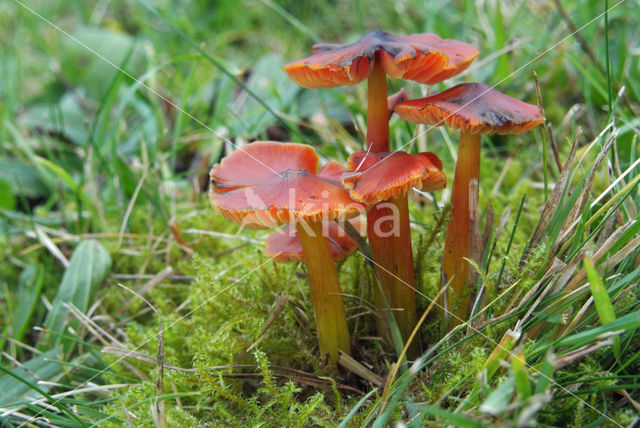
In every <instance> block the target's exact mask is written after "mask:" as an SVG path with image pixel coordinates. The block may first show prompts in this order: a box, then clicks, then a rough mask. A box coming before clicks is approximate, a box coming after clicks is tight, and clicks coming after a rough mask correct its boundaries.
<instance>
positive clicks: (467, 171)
mask: <svg viewBox="0 0 640 428" xmlns="http://www.w3.org/2000/svg"><path fill="white" fill-rule="evenodd" d="M480 138H481V137H480V134H471V133H468V132H465V131H461V132H460V146H459V148H458V162H457V163H456V172H455V176H454V178H453V189H452V193H451V221H450V222H449V225H448V227H447V236H446V239H445V245H444V255H443V257H442V273H443V276H442V286H445V285H446V284H447V283H448V284H449V291H448V293H447V297H448V299H447V303H448V307H447V310H448V311H449V312H448V313H446V314H445V315H446V318H450V322H451V324H452V325H458V324H460V323H461V322H463V321H465V320H466V319H467V314H468V308H469V297H470V296H469V294H470V290H469V289H468V288H467V286H468V285H469V284H470V283H471V280H472V275H471V273H472V268H471V266H470V264H469V262H468V261H467V260H465V258H468V259H471V260H474V261H476V262H478V261H479V260H478V259H479V252H480V248H479V242H478V239H477V234H478V230H477V228H478V180H479V178H478V176H479V172H480V142H481V141H480Z"/></svg>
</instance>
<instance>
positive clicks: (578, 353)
mask: <svg viewBox="0 0 640 428" xmlns="http://www.w3.org/2000/svg"><path fill="white" fill-rule="evenodd" d="M611 345H613V338H608V339H606V340H602V341H599V342H595V343H591V344H589V345H585V346H582V347H580V348H578V349H576V350H575V351H571V352H569V353H567V354H564V355H562V356H560V357H558V358H557V359H556V368H557V369H561V368H563V367H564V366H568V365H569V364H572V363H574V362H576V361H578V360H581V359H583V358H584V357H586V356H587V355H589V354H592V353H594V352H595V351H597V350H598V349H600V348H604V347H606V346H611Z"/></svg>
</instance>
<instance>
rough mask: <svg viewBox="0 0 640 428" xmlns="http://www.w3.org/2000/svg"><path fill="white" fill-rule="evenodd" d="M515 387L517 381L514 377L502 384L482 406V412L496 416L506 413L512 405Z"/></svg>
mask: <svg viewBox="0 0 640 428" xmlns="http://www.w3.org/2000/svg"><path fill="white" fill-rule="evenodd" d="M514 387H515V381H514V379H513V378H512V377H511V378H509V379H508V380H506V381H505V382H503V383H501V384H500V385H499V386H498V387H497V388H496V389H494V390H493V391H491V393H490V394H489V396H488V397H487V399H486V400H484V402H483V403H482V404H481V405H480V411H481V412H484V413H489V414H491V415H494V416H497V415H499V414H500V413H502V412H504V411H505V409H506V408H507V406H509V403H511V396H512V395H513V390H514Z"/></svg>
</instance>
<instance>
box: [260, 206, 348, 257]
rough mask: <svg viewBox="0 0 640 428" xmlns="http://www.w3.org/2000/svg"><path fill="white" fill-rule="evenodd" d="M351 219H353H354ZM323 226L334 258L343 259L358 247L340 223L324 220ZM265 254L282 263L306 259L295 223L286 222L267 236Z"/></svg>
mask: <svg viewBox="0 0 640 428" xmlns="http://www.w3.org/2000/svg"><path fill="white" fill-rule="evenodd" d="M355 218H356V219H357V218H359V217H355ZM350 221H353V219H352V220H350ZM322 228H323V230H325V231H326V234H325V235H326V237H327V241H328V242H329V250H331V257H333V259H334V260H336V261H338V260H343V259H345V258H346V257H347V256H348V255H349V254H351V253H353V252H354V251H355V250H356V249H357V245H356V243H355V242H354V241H353V239H351V238H350V237H349V235H347V233H346V232H345V231H344V230H343V229H342V227H341V225H340V224H339V223H337V222H335V221H323V222H322ZM264 254H265V255H266V256H268V257H273V259H274V260H275V261H277V262H281V263H288V262H299V261H302V260H304V251H303V250H302V243H301V242H300V236H299V235H298V230H297V229H296V227H295V225H292V224H285V225H284V227H283V228H282V229H280V230H277V231H275V232H272V233H270V234H269V236H267V241H266V243H265V247H264Z"/></svg>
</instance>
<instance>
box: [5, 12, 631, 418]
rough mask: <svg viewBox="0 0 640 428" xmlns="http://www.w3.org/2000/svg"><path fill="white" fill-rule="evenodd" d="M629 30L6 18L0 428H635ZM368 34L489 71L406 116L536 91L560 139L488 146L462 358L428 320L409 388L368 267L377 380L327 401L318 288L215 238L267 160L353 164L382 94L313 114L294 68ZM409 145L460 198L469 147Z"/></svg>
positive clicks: (331, 394) (322, 105) (396, 19)
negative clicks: (255, 163) (230, 183)
mask: <svg viewBox="0 0 640 428" xmlns="http://www.w3.org/2000/svg"><path fill="white" fill-rule="evenodd" d="M606 6H608V7H609V8H611V9H610V11H609V12H608V14H607V15H606V16H605V15H604V11H605V7H606ZM638 7H640V2H639V1H638V0H623V1H609V2H608V3H607V2H603V1H601V0H575V1H561V0H557V1H556V0H554V1H550V0H544V1H536V2H529V1H518V0H503V1H499V0H485V1H463V0H460V1H449V2H440V1H426V0H425V1H417V0H395V1H393V2H382V1H376V2H364V1H359V0H351V1H343V2H338V1H323V2H298V1H275V0H263V1H236V0H234V1H227V0H222V1H216V2H210V1H202V0H193V1H183V2H172V1H165V0H163V1H155V2H151V1H147V0H136V1H134V0H129V1H120V0H113V1H109V0H97V1H95V0H92V1H83V2H76V1H59V2H35V3H34V2H22V1H21V0H7V1H3V2H2V3H0V39H1V43H0V97H1V98H0V141H1V142H2V144H1V146H0V212H1V214H2V217H1V218H0V255H1V257H2V263H0V313H1V314H2V315H1V317H0V332H1V336H0V350H1V351H2V354H1V356H0V361H1V364H0V370H1V371H2V374H1V375H0V425H3V426H9V427H10V426H74V427H75V426H123V425H128V426H153V425H154V424H155V425H156V426H164V425H165V424H166V426H180V425H179V424H181V425H182V426H221V425H230V426H254V425H255V426H257V425H260V426H336V425H338V424H340V423H341V422H342V426H359V425H365V424H371V425H372V426H384V425H385V424H390V423H393V422H394V421H402V422H403V423H405V424H407V425H411V426H423V425H424V424H426V423H433V424H436V425H447V424H449V425H455V426H481V425H487V426H492V425H495V426H499V425H523V426H524V425H534V424H536V423H537V424H543V425H554V426H592V425H593V426H596V425H605V426H627V425H629V424H631V423H632V421H633V420H634V418H637V416H636V415H637V412H638V411H639V410H640V405H639V404H638V401H640V399H639V393H638V389H639V388H640V375H639V373H640V358H639V357H640V340H639V336H640V332H639V327H640V306H639V303H638V297H639V292H638V288H637V285H638V274H639V273H640V259H639V250H638V248H639V247H640V241H639V238H638V235H639V233H638V232H639V229H640V225H639V223H638V202H639V201H640V194H639V192H638V186H637V184H638V181H640V168H638V162H637V159H638V151H639V149H640V144H639V143H638V133H639V131H638V129H639V127H640V83H639V82H640V45H639V44H638V41H639V40H640V27H639V26H638V25H637V10H638ZM378 28H380V29H384V30H386V31H389V32H391V33H394V34H410V33H417V32H435V33H438V34H440V35H441V36H442V37H445V38H456V39H459V40H462V41H465V42H468V43H471V44H473V45H475V46H477V47H478V48H479V49H480V51H481V56H480V58H479V59H478V60H476V61H475V63H474V64H473V65H472V66H471V67H470V68H469V70H468V71H466V72H465V73H463V74H462V75H460V76H458V77H456V78H453V79H450V80H449V81H447V82H445V83H443V84H441V85H436V87H431V88H426V87H423V86H420V85H417V84H414V83H410V82H400V81H391V87H392V89H394V90H397V89H399V88H400V87H405V88H406V89H407V90H408V92H409V94H410V96H411V97H413V98H416V97H418V96H420V95H421V94H423V93H425V92H426V91H429V92H434V91H438V90H441V89H444V88H446V87H448V86H452V85H454V84H456V83H459V82H462V81H480V82H486V83H488V84H491V85H496V88H497V89H499V90H501V91H503V92H506V93H507V94H510V95H512V96H514V97H517V98H521V99H523V100H526V101H528V102H531V103H534V104H535V103H537V96H536V86H535V83H534V72H535V73H536V74H537V77H538V81H539V90H540V95H541V99H542V104H543V107H544V111H545V115H546V118H547V124H548V126H547V127H545V129H539V130H536V131H534V132H532V133H529V134H525V135H523V136H519V137H517V138H514V137H491V138H485V139H484V140H483V142H484V145H485V147H484V148H483V149H484V153H483V156H484V159H483V163H482V171H481V175H482V177H483V178H482V183H481V189H480V208H481V213H482V215H483V217H482V224H487V226H486V227H485V231H486V234H485V238H486V242H487V243H488V244H487V248H488V249H490V250H491V251H487V252H486V254H485V258H484V260H483V263H482V265H481V266H478V269H479V270H480V271H481V275H480V276H479V281H478V284H477V286H478V290H482V291H483V293H484V294H485V295H486V301H485V302H484V305H478V307H477V308H476V310H475V311H474V320H473V322H472V323H471V324H470V325H465V326H462V327H460V328H458V329H457V330H455V331H444V330H443V329H442V327H441V325H440V320H439V317H438V316H437V315H436V311H431V312H430V313H429V314H428V316H427V319H426V321H425V322H424V324H423V326H422V329H421V337H420V342H421V346H422V347H423V350H424V353H423V356H422V358H420V359H419V360H418V361H417V362H415V363H414V364H412V365H411V366H410V367H409V368H407V366H406V365H401V366H399V370H398V371H397V373H396V372H395V371H394V370H393V367H394V366H393V364H394V363H395V362H396V359H397V355H396V353H395V351H394V350H393V348H392V347H390V346H389V345H388V344H387V343H386V342H385V341H384V340H383V339H381V338H378V337H374V335H375V326H374V324H375V323H374V316H373V314H372V313H371V309H370V308H371V305H370V303H369V302H370V297H371V296H370V295H369V291H368V290H369V289H370V287H369V283H370V281H371V277H370V271H369V268H368V266H367V265H366V263H365V262H364V260H363V258H362V256H361V255H360V254H355V255H353V256H351V257H350V258H349V259H348V260H347V261H346V262H345V263H344V264H343V265H342V266H341V267H340V275H341V281H342V282H343V284H344V287H345V293H346V294H347V295H348V296H349V297H348V298H347V299H346V301H347V306H348V311H349V314H350V315H351V318H350V327H351V330H352V331H353V332H354V333H353V334H354V336H355V339H354V340H355V343H354V345H355V346H354V350H355V351H354V358H355V360H356V361H357V362H359V363H360V365H361V366H360V368H361V369H363V373H364V374H361V375H357V374H355V373H354V372H353V368H351V369H343V371H342V372H341V373H340V374H339V375H337V376H335V377H333V378H328V377H324V373H323V371H322V365H321V363H320V362H319V361H318V360H317V358H316V349H315V343H316V341H315V339H314V330H313V328H314V327H313V317H312V316H311V315H310V314H311V311H310V304H309V301H308V293H307V289H306V283H305V277H304V271H303V268H302V267H301V266H300V265H275V264H273V263H270V262H267V259H266V258H265V257H264V256H263V254H262V242H263V239H264V237H265V234H264V233H261V232H248V231H244V230H238V228H237V227H236V226H234V225H232V224H230V223H228V222H227V221H225V220H224V219H222V217H221V216H219V215H217V214H215V213H214V212H213V210H212V209H211V208H210V206H209V203H208V199H207V195H206V187H207V172H208V170H209V168H210V166H211V165H213V164H214V163H215V162H217V161H218V160H219V159H220V158H221V157H222V156H224V155H225V154H227V153H229V152H230V151H231V150H232V149H233V146H235V145H241V144H244V143H246V142H250V141H252V140H256V139H275V140H282V141H299V142H304V143H307V144H311V145H313V146H314V147H316V149H317V150H319V152H320V153H321V154H322V155H323V156H324V157H325V158H326V159H328V158H333V159H337V160H340V161H344V160H345V159H346V157H347V156H348V155H349V154H350V153H351V152H353V151H355V150H358V149H359V148H361V147H362V144H363V143H362V142H363V139H362V135H363V133H364V114H365V111H364V109H365V108H366V105H365V104H366V103H365V101H366V92H365V89H366V88H365V85H358V86H354V87H349V88H338V89H333V90H322V91H319V90H303V89H301V88H299V87H297V86H296V85H295V84H293V83H292V82H290V81H289V80H288V78H287V77H286V75H285V74H284V73H283V72H282V71H281V67H282V65H283V64H284V63H286V62H288V61H292V60H295V59H298V58H301V57H303V56H306V55H307V54H308V52H309V48H310V46H311V44H313V43H315V42H320V41H326V42H347V41H351V40H354V39H356V38H357V37H359V36H360V35H361V34H363V33H365V32H366V31H369V30H372V29H378ZM576 30H579V31H578V32H577V33H576ZM607 43H608V44H607ZM607 59H608V60H607ZM391 135H392V140H393V144H395V145H396V147H402V148H404V149H405V150H411V151H423V150H429V151H433V152H436V153H437V154H438V155H439V156H440V158H441V159H442V161H443V163H444V166H445V171H446V172H447V174H448V175H449V176H450V177H451V176H452V175H453V167H454V163H455V162H454V157H455V146H456V145H455V140H456V138H457V135H456V134H455V133H448V132H447V131H446V130H444V129H429V130H427V129H426V128H424V127H418V128H415V127H413V126H412V125H411V126H410V125H408V124H406V123H403V122H402V121H400V120H398V119H397V118H395V119H393V120H392V125H391ZM448 199H449V192H448V190H445V191H443V192H439V193H436V194H433V195H427V194H417V195H416V196H415V198H414V199H413V201H412V204H411V210H412V216H413V220H414V222H413V225H414V230H413V233H414V236H413V238H414V243H415V252H416V260H418V261H419V262H418V266H417V269H418V270H419V274H418V286H419V288H418V289H419V291H420V300H419V305H420V306H419V309H420V310H421V311H423V310H426V309H427V307H428V306H429V303H430V301H431V299H432V298H433V297H434V296H435V294H436V293H437V287H438V283H439V259H440V256H441V251H442V243H443V230H444V229H443V227H442V226H443V224H445V223H446V213H447V210H446V201H448ZM590 260H591V263H590V262H589V261H590ZM265 262H267V263H265ZM120 284H121V285H122V287H120V286H119V285H120ZM134 292H135V293H134ZM136 293H137V294H136ZM141 296H144V297H145V298H146V299H147V301H148V302H145V301H144V300H143V299H142V298H141ZM159 323H161V325H162V327H164V329H163V334H162V335H161V336H160V337H162V339H163V343H160V345H162V346H159V342H158V333H159V331H160V326H159ZM126 350H130V351H126ZM158 356H159V357H160V358H161V359H162V360H163V361H164V362H165V364H166V367H165V368H164V376H162V377H160V379H163V382H157V380H158V379H159V377H158V370H157V365H156V362H157V357H158ZM390 372H391V373H396V375H395V376H392V375H389V373H390ZM636 420H637V419H636Z"/></svg>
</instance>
